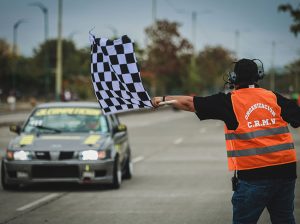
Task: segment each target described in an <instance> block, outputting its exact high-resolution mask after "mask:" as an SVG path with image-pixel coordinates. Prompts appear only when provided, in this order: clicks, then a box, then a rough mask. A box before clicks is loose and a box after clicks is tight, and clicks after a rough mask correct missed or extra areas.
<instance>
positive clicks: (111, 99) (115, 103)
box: [90, 35, 153, 114]
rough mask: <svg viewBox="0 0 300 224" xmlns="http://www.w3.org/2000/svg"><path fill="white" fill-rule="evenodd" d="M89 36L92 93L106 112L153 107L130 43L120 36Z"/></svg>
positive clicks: (127, 39) (126, 38) (125, 37)
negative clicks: (108, 37) (115, 37)
mask: <svg viewBox="0 0 300 224" xmlns="http://www.w3.org/2000/svg"><path fill="white" fill-rule="evenodd" d="M90 39H91V75H92V81H93V87H94V90H95V94H96V96H97V98H98V101H99V104H100V107H101V108H102V110H103V112H104V113H105V114H111V113H118V112H124V111H128V110H133V109H140V108H152V107H153V106H152V104H151V100H150V97H149V95H148V93H147V92H146V90H145V89H144V87H143V84H142V81H141V77H140V69H139V66H138V64H137V60H136V57H135V53H134V49H133V42H132V41H131V40H130V39H129V38H128V37H127V36H126V35H125V36H122V37H121V38H120V39H116V40H109V39H107V38H95V37H94V36H93V35H91V36H90Z"/></svg>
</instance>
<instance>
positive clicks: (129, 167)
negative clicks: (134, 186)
mask: <svg viewBox="0 0 300 224" xmlns="http://www.w3.org/2000/svg"><path fill="white" fill-rule="evenodd" d="M132 174H133V163H132V160H131V156H130V154H129V155H128V158H127V160H126V163H125V169H124V175H123V177H124V179H131V178H132Z"/></svg>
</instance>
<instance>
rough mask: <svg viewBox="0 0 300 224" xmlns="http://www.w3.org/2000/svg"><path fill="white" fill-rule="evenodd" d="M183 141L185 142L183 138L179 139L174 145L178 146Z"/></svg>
mask: <svg viewBox="0 0 300 224" xmlns="http://www.w3.org/2000/svg"><path fill="white" fill-rule="evenodd" d="M182 141H183V138H177V139H176V140H175V141H174V142H173V143H174V144H175V145H178V144H180V143H181V142H182Z"/></svg>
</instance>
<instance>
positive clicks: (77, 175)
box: [1, 102, 133, 190]
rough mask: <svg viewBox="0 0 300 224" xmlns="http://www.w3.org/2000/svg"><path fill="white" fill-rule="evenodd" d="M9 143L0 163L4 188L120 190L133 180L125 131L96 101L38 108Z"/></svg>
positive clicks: (62, 103)
mask: <svg viewBox="0 0 300 224" xmlns="http://www.w3.org/2000/svg"><path fill="white" fill-rule="evenodd" d="M10 130H11V131H13V132H15V133H17V134H18V136H17V137H15V138H14V139H12V140H11V141H10V143H9V145H8V148H7V150H6V155H5V157H4V158H3V159H2V163H1V183H2V187H3V189H5V190H11V189H17V188H18V187H19V186H20V185H21V184H32V183H44V182H77V183H81V184H88V183H95V184H97V183H99V184H104V183H106V184H109V185H110V186H111V187H112V188H115V189H118V188H119V187H120V185H121V182H122V179H130V178H131V177H132V169H133V167H132V161H131V150H130V144H129V139H128V132H127V127H126V126H125V125H124V124H121V123H120V121H119V119H118V117H117V115H104V114H103V113H102V112H101V110H100V108H99V105H98V104H97V103H93V102H56V103H45V104H40V105H38V106H37V107H36V108H35V109H33V111H32V112H31V114H30V115H29V117H28V119H27V120H26V121H25V122H24V124H23V125H22V126H19V125H11V126H10Z"/></svg>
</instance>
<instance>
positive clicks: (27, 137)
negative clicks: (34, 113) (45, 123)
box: [20, 135, 34, 145]
mask: <svg viewBox="0 0 300 224" xmlns="http://www.w3.org/2000/svg"><path fill="white" fill-rule="evenodd" d="M33 139H34V135H25V136H23V137H22V138H21V140H20V145H31V144H32V143H33Z"/></svg>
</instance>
